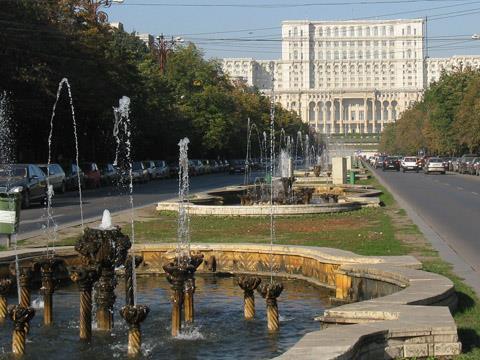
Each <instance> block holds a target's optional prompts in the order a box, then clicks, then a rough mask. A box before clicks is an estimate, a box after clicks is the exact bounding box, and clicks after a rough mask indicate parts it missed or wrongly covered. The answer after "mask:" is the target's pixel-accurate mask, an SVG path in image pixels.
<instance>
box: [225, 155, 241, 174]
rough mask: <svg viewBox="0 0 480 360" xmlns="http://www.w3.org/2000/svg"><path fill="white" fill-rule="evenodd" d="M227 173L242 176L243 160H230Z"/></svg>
mask: <svg viewBox="0 0 480 360" xmlns="http://www.w3.org/2000/svg"><path fill="white" fill-rule="evenodd" d="M228 172H229V173H230V174H243V173H244V172H245V160H240V159H236V160H231V161H230V168H229V169H228Z"/></svg>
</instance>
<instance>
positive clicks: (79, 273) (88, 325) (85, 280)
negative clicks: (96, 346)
mask: <svg viewBox="0 0 480 360" xmlns="http://www.w3.org/2000/svg"><path fill="white" fill-rule="evenodd" d="M70 278H71V279H72V281H74V282H76V283H77V285H78V288H79V290H80V340H86V341H89V340H90V339H91V338H92V288H93V283H94V282H95V281H97V279H98V270H97V269H96V268H94V267H88V266H84V267H79V268H75V269H73V270H71V271H70Z"/></svg>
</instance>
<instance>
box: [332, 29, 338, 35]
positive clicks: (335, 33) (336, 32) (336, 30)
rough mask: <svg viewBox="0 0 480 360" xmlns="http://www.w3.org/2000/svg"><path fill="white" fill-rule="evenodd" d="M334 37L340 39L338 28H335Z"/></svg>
mask: <svg viewBox="0 0 480 360" xmlns="http://www.w3.org/2000/svg"><path fill="white" fill-rule="evenodd" d="M333 36H335V37H338V28H337V27H335V28H333Z"/></svg>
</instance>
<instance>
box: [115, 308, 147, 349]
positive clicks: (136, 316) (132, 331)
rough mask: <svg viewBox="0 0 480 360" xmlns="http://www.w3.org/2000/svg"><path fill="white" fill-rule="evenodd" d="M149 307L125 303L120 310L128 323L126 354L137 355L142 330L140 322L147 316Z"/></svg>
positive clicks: (140, 343) (140, 346)
mask: <svg viewBox="0 0 480 360" xmlns="http://www.w3.org/2000/svg"><path fill="white" fill-rule="evenodd" d="M149 312H150V309H149V308H148V306H145V305H125V306H124V307H122V309H121V310H120V316H121V317H122V318H124V319H125V321H126V322H127V324H128V325H129V329H128V356H138V355H139V354H140V353H141V349H142V332H141V331H140V324H141V323H142V322H143V321H144V320H145V319H146V318H147V315H148V313H149Z"/></svg>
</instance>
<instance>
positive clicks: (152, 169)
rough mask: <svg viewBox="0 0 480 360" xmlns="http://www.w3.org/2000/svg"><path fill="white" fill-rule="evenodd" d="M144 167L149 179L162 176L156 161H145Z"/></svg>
mask: <svg viewBox="0 0 480 360" xmlns="http://www.w3.org/2000/svg"><path fill="white" fill-rule="evenodd" d="M143 167H144V168H145V169H147V173H148V180H153V179H159V178H160V177H161V174H160V169H159V168H157V166H156V165H155V162H154V161H151V160H147V161H143Z"/></svg>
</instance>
